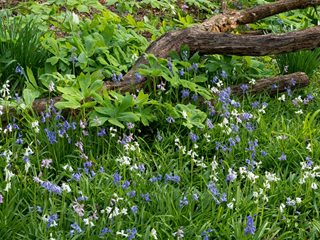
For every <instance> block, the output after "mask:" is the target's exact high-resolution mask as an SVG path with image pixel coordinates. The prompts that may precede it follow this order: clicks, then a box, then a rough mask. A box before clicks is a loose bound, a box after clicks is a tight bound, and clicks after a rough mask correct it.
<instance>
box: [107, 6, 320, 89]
mask: <svg viewBox="0 0 320 240" xmlns="http://www.w3.org/2000/svg"><path fill="white" fill-rule="evenodd" d="M319 4H320V0H282V1H276V2H274V3H270V4H266V5H260V6H257V7H254V8H251V9H248V10H242V11H230V12H228V13H222V14H218V15H216V16H213V17H212V18H210V19H208V20H207V21H205V22H203V23H202V24H198V25H196V26H194V27H191V28H187V29H183V30H177V31H171V32H168V33H166V34H164V35H163V36H162V37H160V38H159V39H158V40H156V41H155V42H153V43H151V44H150V46H149V47H148V49H147V50H146V53H149V54H154V55H155V56H156V57H160V58H166V57H168V55H169V53H170V51H179V50H180V47H181V46H182V45H183V44H187V45H189V46H190V49H191V51H192V52H197V51H199V53H200V54H225V55H228V54H233V55H242V56H243V55H248V56H262V55H272V54H277V53H284V52H290V51H297V50H302V49H313V48H315V47H318V46H319V41H320V40H319V39H320V34H319V27H314V28H312V29H307V30H305V31H299V32H293V33H287V34H280V35H265V36H250V35H247V34H246V35H245V36H243V35H232V34H225V33H224V34H223V33H222V32H228V31H231V30H233V29H235V28H236V27H237V26H238V25H242V24H248V23H253V22H256V21H258V20H260V19H263V18H266V17H269V16H273V15H276V14H279V13H282V12H286V11H290V10H295V9H303V8H306V7H311V6H317V5H319ZM304 34H307V35H308V37H304V36H303V35H304ZM257 37H261V38H257ZM309 37H310V38H309ZM304 40H307V42H305V43H303V41H304ZM296 41H297V42H296ZM249 44H252V45H251V46H249ZM261 44H264V45H262V47H261ZM287 44H289V46H288V47H286V45H287ZM309 44H310V45H309ZM264 46H266V48H263V47H264ZM279 47H280V49H278V48H279ZM140 64H147V61H146V60H145V58H144V56H141V57H140V58H139V59H138V61H137V62H136V64H135V65H134V66H133V67H132V69H131V70H130V71H129V72H128V73H127V74H126V75H125V76H124V78H123V81H122V82H121V83H118V85H117V86H116V85H115V84H113V83H110V82H109V83H107V82H106V84H105V85H106V87H108V88H118V89H123V90H129V89H131V88H132V87H133V86H136V84H137V82H136V79H135V77H134V76H135V73H136V72H137V69H138V68H139V65H140ZM145 81H146V79H145V78H143V79H142V81H141V82H140V83H139V85H138V86H137V87H141V86H143V83H144V82H145Z"/></svg>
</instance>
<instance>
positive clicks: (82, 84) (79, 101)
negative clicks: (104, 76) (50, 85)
mask: <svg viewBox="0 0 320 240" xmlns="http://www.w3.org/2000/svg"><path fill="white" fill-rule="evenodd" d="M97 77H98V76H95V75H90V74H89V73H87V74H86V75H85V74H83V73H81V74H80V75H79V76H78V77H77V81H76V84H75V85H74V86H71V87H59V86H58V87H57V89H58V91H60V92H61V93H62V98H63V99H64V101H61V102H58V103H56V104H55V106H56V107H57V108H59V109H64V108H70V109H78V108H82V109H85V108H90V107H93V106H94V105H95V104H96V103H95V102H94V101H90V99H89V98H90V97H92V96H94V95H96V94H97V93H98V92H99V91H100V89H101V87H102V84H103V82H102V80H100V79H97Z"/></svg>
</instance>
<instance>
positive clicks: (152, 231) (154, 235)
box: [150, 228, 158, 240]
mask: <svg viewBox="0 0 320 240" xmlns="http://www.w3.org/2000/svg"><path fill="white" fill-rule="evenodd" d="M150 235H151V237H153V238H154V239H155V240H158V237H157V231H156V230H155V229H154V228H152V229H151V233H150Z"/></svg>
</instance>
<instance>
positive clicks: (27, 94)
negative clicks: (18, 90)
mask: <svg viewBox="0 0 320 240" xmlns="http://www.w3.org/2000/svg"><path fill="white" fill-rule="evenodd" d="M22 95H23V99H24V102H25V104H26V105H27V106H29V107H32V103H33V101H34V100H35V99H36V98H38V97H39V96H40V92H39V91H38V90H36V89H29V88H25V89H24V90H23V92H22Z"/></svg>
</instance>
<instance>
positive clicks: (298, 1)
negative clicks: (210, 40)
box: [198, 0, 320, 32]
mask: <svg viewBox="0 0 320 240" xmlns="http://www.w3.org/2000/svg"><path fill="white" fill-rule="evenodd" d="M319 4H320V0H282V1H276V2H273V3H270V4H265V5H260V6H257V7H254V8H251V9H247V10H242V11H229V12H227V13H223V14H219V15H216V16H213V17H211V18H209V19H208V20H206V21H204V22H203V23H202V24H200V25H199V26H198V27H199V28H200V29H201V30H204V31H209V32H227V31H231V30H233V29H235V28H236V27H237V26H239V25H243V24H248V23H253V22H256V21H258V20H261V19H263V18H266V17H270V16H273V15H276V14H279V13H282V12H287V11H290V10H295V9H303V8H307V7H312V6H317V5H319Z"/></svg>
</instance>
